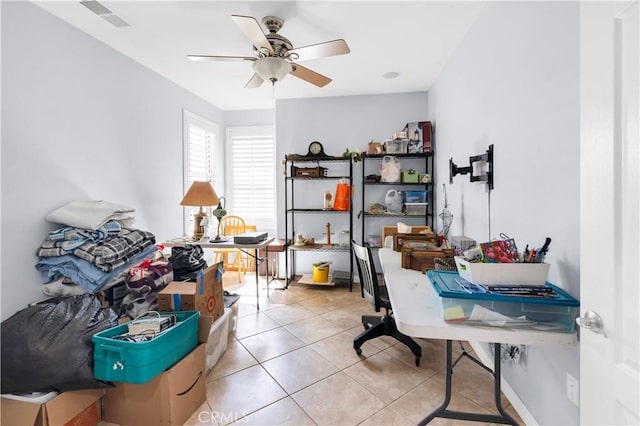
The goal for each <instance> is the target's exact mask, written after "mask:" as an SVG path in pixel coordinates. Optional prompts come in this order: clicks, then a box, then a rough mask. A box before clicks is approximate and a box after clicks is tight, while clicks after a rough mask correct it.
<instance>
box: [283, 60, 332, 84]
mask: <svg viewBox="0 0 640 426" xmlns="http://www.w3.org/2000/svg"><path fill="white" fill-rule="evenodd" d="M291 66H292V67H293V70H292V71H291V74H292V75H294V76H296V77H298V78H300V79H302V80H304V81H306V82H308V83H311V84H314V85H316V86H318V87H324V86H326V85H327V84H329V83H331V79H330V78H329V77H325V76H324V75H322V74H318V73H317V72H315V71H311V70H310V69H309V68H305V67H303V66H302V65H298V64H293V63H292V64H291Z"/></svg>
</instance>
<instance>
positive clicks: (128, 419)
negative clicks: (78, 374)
mask: <svg viewBox="0 0 640 426" xmlns="http://www.w3.org/2000/svg"><path fill="white" fill-rule="evenodd" d="M205 346H206V345H198V346H197V347H196V348H195V349H194V350H193V351H191V353H189V354H188V355H187V356H185V357H184V358H183V359H182V360H180V362H178V363H177V364H176V365H174V366H173V367H171V368H170V369H168V370H167V371H165V372H163V373H162V374H160V375H159V376H157V377H156V378H155V379H153V380H152V381H150V382H148V383H144V384H141V385H135V384H129V383H115V385H116V386H115V387H114V388H108V389H107V390H106V392H105V396H104V402H103V405H104V419H105V421H107V422H112V423H117V424H119V425H123V426H126V425H135V426H139V425H154V426H155V425H160V424H162V425H183V424H184V423H185V422H186V421H187V420H189V418H190V417H191V416H192V415H193V413H194V412H195V411H196V410H197V409H198V408H199V407H200V406H201V405H202V404H203V403H204V401H205V397H206V384H205V379H206V376H205V349H206V348H205Z"/></svg>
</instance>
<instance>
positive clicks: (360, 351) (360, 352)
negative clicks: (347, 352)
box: [356, 348, 362, 356]
mask: <svg viewBox="0 0 640 426" xmlns="http://www.w3.org/2000/svg"><path fill="white" fill-rule="evenodd" d="M356 354H357V355H358V356H360V355H362V349H360V348H358V349H356Z"/></svg>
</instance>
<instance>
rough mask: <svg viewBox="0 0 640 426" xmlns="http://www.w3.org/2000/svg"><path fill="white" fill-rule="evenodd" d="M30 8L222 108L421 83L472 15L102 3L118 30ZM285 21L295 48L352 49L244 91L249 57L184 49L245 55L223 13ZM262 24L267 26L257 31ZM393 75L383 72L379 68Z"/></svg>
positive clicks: (382, 8) (424, 6)
mask: <svg viewBox="0 0 640 426" xmlns="http://www.w3.org/2000/svg"><path fill="white" fill-rule="evenodd" d="M35 3H36V4H37V5H38V6H40V7H42V8H43V9H45V10H47V11H49V12H50V13H52V14H54V15H56V16H58V17H59V18H61V19H63V20H65V21H67V22H69V23H70V24H72V25H74V26H76V27H77V28H79V29H80V30H82V31H84V32H86V33H88V34H90V35H91V36H93V37H95V38H96V39H98V40H101V41H102V42H104V43H105V44H107V45H109V46H111V47H113V48H114V49H116V50H118V51H120V52H122V53H123V54H125V55H127V56H129V57H131V58H132V59H134V60H135V61H137V62H139V63H141V64H143V65H145V66H146V67H148V68H150V69H152V70H154V71H155V72H157V73H159V74H161V75H163V76H164V77H166V78H167V79H169V80H171V81H173V82H175V83H176V84H178V85H179V86H182V87H184V88H185V89H187V90H189V91H191V92H193V93H195V94H196V95H198V96H200V97H202V98H204V99H206V100H207V101H209V102H211V103H212V104H214V105H216V106H217V107H219V108H221V109H223V110H246V109H262V108H272V107H273V106H274V102H273V100H274V97H275V98H277V99H288V98H309V97H324V96H347V95H364V94H382V93H397V92H412V91H424V90H428V89H429V87H430V86H431V84H432V83H433V82H434V80H435V79H436V78H437V76H438V74H439V73H440V71H441V70H442V68H443V67H444V65H445V64H446V62H447V60H448V58H449V56H450V55H451V53H452V52H453V51H454V50H455V49H456V47H457V46H458V44H459V42H460V41H461V40H462V38H463V37H464V35H465V33H466V31H467V30H468V28H469V27H470V26H471V24H472V22H473V20H474V19H475V18H476V16H477V15H478V12H479V11H480V9H481V8H482V7H483V6H484V2H481V1H471V2H461V1H449V2H447V1H440V2H437V1H412V2H399V1H338V2H329V1H279V2H278V1H275V2H274V1H255V2H245V1H102V2H101V3H102V4H103V5H104V6H106V7H107V8H109V9H110V10H111V11H113V12H114V13H115V14H117V15H118V16H119V17H120V18H122V19H124V20H125V21H126V22H128V23H129V24H130V25H131V26H130V27H124V28H117V27H115V26H113V25H112V24H110V23H109V22H107V21H105V20H104V19H102V18H101V17H99V16H98V15H96V14H94V13H92V12H91V11H89V10H88V9H87V8H86V7H84V6H82V5H81V4H80V3H79V1H42V2H35ZM232 14H236V15H249V16H254V17H255V18H256V19H257V20H258V22H260V23H261V22H262V17H263V16H267V15H275V16H278V17H280V18H283V19H284V20H285V23H284V26H283V27H282V29H281V30H280V32H279V34H281V35H283V36H285V37H287V38H288V39H289V40H290V41H291V42H292V43H293V46H294V47H302V46H306V45H310V44H316V43H321V42H324V41H329V40H334V39H338V38H343V39H344V40H346V42H347V43H348V45H349V47H350V49H351V53H350V54H348V55H341V56H333V57H328V58H322V59H314V60H309V61H305V62H303V63H301V64H302V65H304V66H305V67H307V68H310V69H312V70H314V71H316V72H319V73H321V74H323V75H326V76H327V77H329V78H331V79H333V81H332V82H331V83H329V84H328V85H327V86H325V87H324V88H318V87H316V86H314V85H311V84H309V83H307V82H305V81H303V80H300V79H298V78H296V77H294V76H291V75H289V76H287V77H286V78H285V79H284V80H282V81H280V82H278V83H276V85H275V87H272V86H271V84H270V83H269V82H265V83H264V84H263V85H262V86H261V87H260V88H257V89H245V88H244V85H245V84H246V82H247V81H248V80H249V78H250V77H251V76H252V75H253V71H252V69H251V63H250V62H193V61H190V60H188V59H187V55H188V54H199V55H234V56H252V55H253V49H252V44H251V42H250V41H249V40H248V39H247V38H246V37H245V36H244V34H243V33H242V32H241V31H240V29H239V28H238V27H237V26H236V24H235V23H234V22H233V20H232V19H231V15H232ZM265 31H266V29H265ZM392 71H395V72H397V73H399V74H400V75H399V77H398V78H396V79H384V78H383V77H382V75H383V74H384V73H386V72H392Z"/></svg>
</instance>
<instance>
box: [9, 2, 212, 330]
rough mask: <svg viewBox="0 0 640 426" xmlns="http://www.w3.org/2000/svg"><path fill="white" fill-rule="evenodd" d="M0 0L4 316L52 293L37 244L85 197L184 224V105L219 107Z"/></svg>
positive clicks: (168, 231)
mask: <svg viewBox="0 0 640 426" xmlns="http://www.w3.org/2000/svg"><path fill="white" fill-rule="evenodd" d="M0 7H1V8H2V172H1V173H2V249H3V250H2V255H1V256H2V271H1V274H2V275H1V276H2V284H1V294H2V312H1V315H2V319H5V318H7V317H9V316H10V315H12V314H13V313H15V312H16V311H17V310H19V309H21V308H23V307H24V306H25V305H26V304H27V303H29V302H33V301H37V300H42V299H44V298H45V297H44V294H43V293H42V290H41V286H42V284H41V282H42V278H41V274H40V273H39V272H38V271H36V269H35V264H36V262H37V257H36V250H37V249H38V247H39V245H40V244H41V243H42V241H44V239H45V237H46V235H47V232H49V231H51V230H53V229H56V228H58V227H59V225H54V224H51V223H48V222H46V221H45V220H44V218H45V216H46V215H47V213H49V212H50V211H51V210H53V209H55V208H57V207H60V206H61V205H63V204H65V203H67V202H69V201H71V200H76V199H101V200H108V201H113V202H118V203H124V204H127V205H130V206H132V207H135V209H136V215H137V223H136V226H137V227H138V228H140V229H144V230H147V231H150V232H152V233H154V234H155V235H156V238H157V240H158V242H162V241H163V240H165V239H167V238H172V237H175V236H179V235H182V215H183V210H182V207H181V206H180V205H179V203H180V200H181V199H182V196H183V189H182V109H183V108H187V109H188V110H190V111H192V112H195V113H196V114H199V115H201V116H203V117H206V118H208V119H210V120H212V121H214V122H217V123H219V125H220V130H221V134H222V135H224V121H223V115H222V111H220V110H219V109H218V108H216V107H214V106H212V105H211V104H208V103H207V102H205V101H204V100H202V99H201V98H198V97H196V96H195V95H193V94H191V93H189V92H187V91H185V90H184V89H182V88H180V87H178V86H177V85H175V84H173V83H171V82H169V81H168V80H166V79H164V78H163V77H160V76H159V75H158V74H155V73H153V72H151V71H150V70H149V69H147V68H145V67H143V66H141V65H140V64H138V63H136V62H134V61H132V60H131V59H129V58H127V57H125V56H123V55H122V54H120V53H118V52H116V51H115V50H113V49H111V48H110V47H107V46H105V45H104V44H102V43H100V42H98V41H97V40H95V39H93V38H92V37H90V36H88V35H87V34H85V33H83V32H81V31H79V30H77V29H76V28H74V27H72V26H70V25H69V24H67V23H65V22H63V21H61V20H59V19H58V18H55V17H53V16H51V15H50V14H48V13H47V12H45V11H43V10H42V9H40V8H39V7H37V6H34V5H33V4H31V3H28V2H1V3H0Z"/></svg>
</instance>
